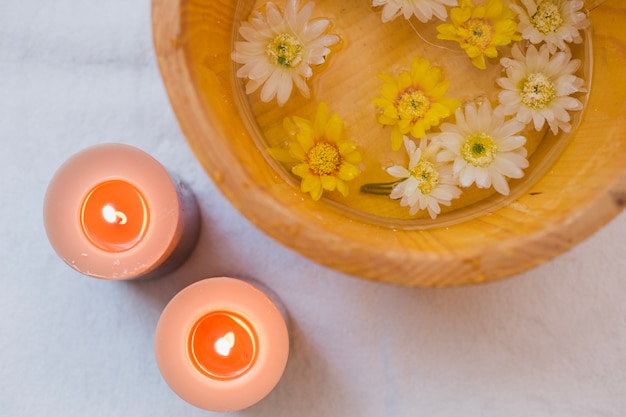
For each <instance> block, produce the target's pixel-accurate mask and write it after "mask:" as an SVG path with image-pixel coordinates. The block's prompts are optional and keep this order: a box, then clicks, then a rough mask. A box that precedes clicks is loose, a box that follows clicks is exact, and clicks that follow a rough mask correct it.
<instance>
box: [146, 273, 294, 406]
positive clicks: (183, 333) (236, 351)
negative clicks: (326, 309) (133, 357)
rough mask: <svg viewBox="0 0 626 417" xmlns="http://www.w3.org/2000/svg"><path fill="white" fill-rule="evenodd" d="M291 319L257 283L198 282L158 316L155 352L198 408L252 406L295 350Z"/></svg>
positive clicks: (170, 380) (176, 387) (174, 384)
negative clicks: (291, 342)
mask: <svg viewBox="0 0 626 417" xmlns="http://www.w3.org/2000/svg"><path fill="white" fill-rule="evenodd" d="M285 317H286V316H285V314H284V312H283V311H282V310H281V309H280V308H279V304H278V303H277V302H276V301H275V300H274V299H273V298H272V297H270V296H269V295H268V293H267V291H262V290H261V289H259V287H258V284H255V285H253V284H251V283H249V282H246V281H242V280H238V279H234V278H226V277H219V278H209V279H205V280H203V281H199V282H196V283H195V284H192V285H190V286H189V287H187V288H185V289H183V290H182V291H181V292H180V293H178V294H177V295H176V296H175V297H174V298H173V299H172V300H171V301H170V302H169V303H168V305H167V306H166V307H165V309H164V310H163V313H162V315H161V318H160V319H159V323H158V325H157V329H156V334H155V354H156V360H157V364H158V366H159V369H160V371H161V374H162V375H163V378H164V379H165V381H166V382H167V384H168V385H169V386H170V388H171V389H172V390H173V391H174V392H175V393H176V394H177V395H178V396H179V397H181V398H182V399H183V400H185V401H187V402H188V403H190V404H193V405H195V406H196V407H199V408H203V409H205V410H210V411H236V410H241V409H244V408H247V407H249V406H251V405H253V404H255V403H257V402H258V401H260V400H261V399H263V398H264V397H265V396H266V395H267V394H269V393H270V392H271V391H272V389H273V388H274V387H275V386H276V384H277V383H278V381H279V380H280V378H281V376H282V374H283V371H284V369H285V365H286V364H287V356H288V354H289V335H288V331H287V324H286V319H285Z"/></svg>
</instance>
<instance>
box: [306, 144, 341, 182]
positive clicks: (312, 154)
mask: <svg viewBox="0 0 626 417" xmlns="http://www.w3.org/2000/svg"><path fill="white" fill-rule="evenodd" d="M306 162H307V163H308V164H309V170H310V171H311V172H312V173H313V174H315V175H332V174H334V173H335V172H337V170H339V168H340V167H341V154H340V153H339V149H337V146H336V145H334V144H332V143H328V142H319V143H316V144H315V145H313V147H311V149H309V150H308V152H307V153H306Z"/></svg>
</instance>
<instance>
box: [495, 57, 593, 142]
mask: <svg viewBox="0 0 626 417" xmlns="http://www.w3.org/2000/svg"><path fill="white" fill-rule="evenodd" d="M512 53H513V59H511V58H502V60H501V61H500V63H501V64H502V66H504V68H506V75H507V76H506V77H503V78H498V79H497V80H496V82H497V83H498V85H499V86H500V87H502V88H503V89H504V90H503V91H501V92H500V93H499V94H498V101H499V102H500V106H499V107H498V110H501V111H502V112H504V114H505V115H512V114H515V115H516V116H515V117H516V119H517V120H519V121H520V122H522V123H524V124H527V123H530V122H531V121H533V122H534V125H535V129H536V130H537V131H539V130H541V128H542V127H543V125H544V123H545V122H547V123H548V126H550V130H552V133H554V134H555V135H556V134H557V132H558V131H559V129H561V130H563V131H564V132H569V131H570V130H571V128H572V126H571V124H570V115H569V111H577V110H581V109H582V108H583V104H582V103H581V102H580V100H578V99H576V98H574V97H571V95H572V94H574V93H579V92H585V89H584V80H583V79H582V78H579V77H576V76H575V75H574V73H575V72H576V70H578V68H579V67H580V64H581V62H580V60H579V59H572V56H571V54H570V52H569V51H559V52H557V53H556V54H554V55H553V56H550V51H549V50H548V47H547V46H546V45H543V46H542V47H541V49H539V51H537V49H536V48H535V47H534V46H533V45H530V46H529V47H528V49H527V51H526V56H524V55H523V53H522V51H521V50H520V49H519V46H518V45H515V46H514V47H513V49H512Z"/></svg>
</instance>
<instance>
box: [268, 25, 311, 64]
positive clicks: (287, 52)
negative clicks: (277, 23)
mask: <svg viewBox="0 0 626 417" xmlns="http://www.w3.org/2000/svg"><path fill="white" fill-rule="evenodd" d="M303 51H304V45H303V44H302V42H300V41H299V40H298V38H296V37H295V36H293V35H290V34H288V33H279V34H278V35H276V36H275V37H274V39H272V41H271V42H270V43H268V44H267V48H266V53H267V56H268V57H269V59H270V61H272V62H273V63H274V64H276V65H278V66H281V67H287V68H295V67H297V66H298V65H300V63H301V62H302V52H303Z"/></svg>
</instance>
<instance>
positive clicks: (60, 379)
mask: <svg viewBox="0 0 626 417" xmlns="http://www.w3.org/2000/svg"><path fill="white" fill-rule="evenodd" d="M172 1H174V0H172ZM364 1H365V0H364ZM0 137H1V138H2V144H3V149H2V151H1V152H0V173H1V174H2V175H1V177H0V201H1V202H2V204H1V206H0V415H2V416H11V417H21V416H25V417H26V416H28V417H39V416H63V417H78V416H80V417H82V416H89V417H100V416H102V417H105V416H106V417H110V416H150V417H159V416H186V417H192V416H208V415H214V414H213V413H208V412H205V411H202V410H199V409H196V408H194V407H192V406H190V405H188V404H186V403H185V402H183V401H182V400H180V399H179V398H178V397H176V395H175V394H173V393H172V392H171V391H170V390H169V388H168V387H167V385H166V384H165V382H164V381H163V380H162V379H161V376H160V374H159V371H158V369H157V366H156V363H155V360H154V356H153V334H154V328H155V325H156V323H157V320H158V318H159V314H160V312H161V311H162V309H163V307H164V306H165V304H166V303H167V302H168V301H169V300H170V299H171V298H172V297H173V296H174V294H176V293H177V292H178V291H180V290H181V289H182V288H184V287H185V286H187V285H189V284H190V283H192V282H195V281H197V280H199V279H202V278H205V277H210V276H219V275H231V276H242V277H254V278H257V279H258V280H260V281H263V282H264V283H265V284H266V285H267V286H269V287H271V288H272V289H273V290H274V291H275V292H276V293H277V294H278V295H279V296H280V297H281V298H282V300H283V302H284V304H285V307H286V308H287V310H288V311H289V314H290V316H291V325H292V327H291V342H292V349H291V355H290V360H289V363H288V366H287V369H286V372H285V375H284V377H283V379H282V380H281V382H280V383H279V385H278V386H277V387H276V389H275V390H274V391H273V392H272V393H271V394H270V395H269V396H268V397H267V398H266V399H265V400H263V401H262V402H260V403H259V404H257V405H255V406H253V407H251V408H249V409H247V410H244V411H241V412H238V413H235V415H241V416H258V417H260V416H272V417H280V416H285V417H287V416H289V417H292V416H299V417H313V416H315V417H318V416H328V417H332V416H354V417H357V416H358V417H382V416H390V417H405V416H406V417H415V416H429V417H433V416H435V417H438V416H450V417H457V416H463V417H471V416H494V417H501V416H533V417H544V416H545V417H548V416H550V417H555V416H563V417H565V416H567V417H572V416H623V415H626V302H625V301H624V300H625V297H626V279H625V275H626V274H625V273H624V271H626V246H625V244H624V236H625V235H626V215H624V214H622V215H620V216H618V217H617V218H615V219H614V220H613V221H612V222H611V223H609V224H608V225H607V226H606V227H604V228H603V229H601V230H600V231H599V232H598V233H597V234H595V235H594V236H592V237H591V238H590V239H588V240H587V241H585V242H583V243H582V244H580V245H578V246H577V247H575V248H574V249H572V250H571V251H569V252H568V253H566V254H564V255H562V256H560V257H558V258H557V259H554V260H553V261H550V262H548V263H546V264H544V265H541V266H539V267H537V268H535V269H533V270H530V271H528V272H525V273H522V274H519V275H517V276H515V277H512V278H510V279H507V280H503V281H501V282H498V283H494V284H489V285H483V286H474V287H467V288H454V289H437V290H420V289H406V288H399V287H394V286H387V285H382V284H377V283H373V282H369V281H365V280H362V279H359V278H356V277H351V276H348V275H345V274H342V273H339V272H336V271H333V270H330V269H327V268H325V267H322V266H319V265H317V264H315V263H313V262H311V261H309V260H307V259H305V258H303V257H301V256H299V255H297V254H295V253H293V252H292V251H291V250H289V249H288V248H285V247H283V246H282V245H280V244H278V243H276V242H275V241H273V240H272V239H271V238H269V237H267V236H265V235H264V234H263V233H261V232H260V231H259V230H257V229H256V228H255V227H254V226H252V225H251V224H250V223H249V222H248V221H247V220H246V219H245V218H243V217H242V216H241V215H240V214H239V213H238V212H237V211H236V210H235V209H234V208H233V207H232V206H231V205H230V204H229V203H228V202H227V201H226V200H225V198H224V197H223V196H222V195H221V194H220V193H219V191H218V190H217V189H216V188H215V186H214V185H213V184H212V182H211V181H210V179H209V178H208V177H207V176H206V174H205V173H204V172H203V170H202V168H201V167H200V166H199V164H198V163H197V161H196V159H195V158H194V156H193V155H192V153H191V151H190V149H189V147H188V145H187V144H186V142H185V140H184V138H183V136H182V134H181V133H180V130H179V127H178V125H177V123H176V120H175V118H174V116H173V112H172V110H171V107H170V104H169V102H168V100H167V97H166V94H165V91H164V88H163V85H162V81H161V78H160V75H159V73H158V69H157V66H156V62H155V58H154V52H153V47H152V38H151V26H150V3H149V1H148V0H108V1H94V0H55V1H44V0H20V1H8V0H5V1H2V4H1V5H0ZM101 142H121V143H127V144H131V145H134V146H137V147H139V148H141V149H143V150H145V151H147V152H148V153H150V154H151V155H153V156H154V157H155V158H157V159H158V160H159V161H160V162H161V163H162V164H163V165H165V166H166V167H167V168H168V169H169V170H170V171H172V172H174V173H176V174H178V175H179V176H180V177H182V178H183V179H184V181H186V182H187V183H188V184H189V186H190V187H191V188H192V189H193V191H194V192H195V193H196V195H197V197H198V200H199V202H200V204H201V212H202V220H203V229H202V233H201V237H200V241H199V244H198V246H197V248H196V250H195V251H194V253H193V254H192V256H191V258H190V259H189V261H188V262H187V263H186V264H185V265H184V266H183V267H181V268H180V269H179V270H177V271H175V272H174V273H172V274H170V276H167V277H164V278H161V279H157V280H152V281H143V282H104V281H98V280H94V279H90V278H87V277H84V276H82V275H80V274H78V273H76V272H75V271H73V270H71V269H70V268H68V267H67V266H66V265H65V264H64V263H63V262H62V261H61V260H60V259H59V258H58V257H57V256H56V255H55V254H54V252H53V250H52V249H51V247H50V245H49V243H48V241H47V239H46V235H45V232H44V228H43V220H42V202H43V196H44V193H45V190H46V187H47V184H48V181H49V180H50V178H51V176H52V175H53V173H54V171H55V170H56V169H57V167H58V166H59V165H60V164H61V163H62V162H63V161H65V160H66V159H67V158H68V157H69V156H70V155H72V154H73V153H75V152H77V151H78V150H80V149H82V148H84V147H87V146H89V145H93V144H96V143H101ZM217 414H218V413H215V415H217Z"/></svg>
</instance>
